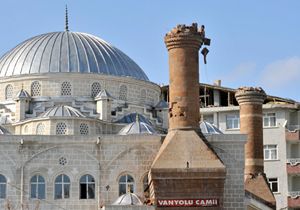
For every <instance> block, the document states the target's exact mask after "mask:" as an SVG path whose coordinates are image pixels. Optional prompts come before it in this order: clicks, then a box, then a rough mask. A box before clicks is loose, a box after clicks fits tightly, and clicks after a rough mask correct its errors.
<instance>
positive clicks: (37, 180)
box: [30, 175, 46, 199]
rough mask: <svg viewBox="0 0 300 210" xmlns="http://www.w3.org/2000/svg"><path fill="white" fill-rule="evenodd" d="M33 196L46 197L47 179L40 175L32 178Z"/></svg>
mask: <svg viewBox="0 0 300 210" xmlns="http://www.w3.org/2000/svg"><path fill="white" fill-rule="evenodd" d="M30 185H31V193H30V197H31V198H37V199H45V189H46V188H45V179H44V177H42V176H40V175H35V176H33V177H32V178H31V180H30Z"/></svg>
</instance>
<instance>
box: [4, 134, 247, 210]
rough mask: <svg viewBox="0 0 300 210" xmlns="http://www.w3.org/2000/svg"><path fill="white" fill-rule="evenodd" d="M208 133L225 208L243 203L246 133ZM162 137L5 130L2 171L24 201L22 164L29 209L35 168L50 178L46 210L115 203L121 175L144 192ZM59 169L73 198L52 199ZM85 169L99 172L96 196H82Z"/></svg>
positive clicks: (10, 192)
mask: <svg viewBox="0 0 300 210" xmlns="http://www.w3.org/2000/svg"><path fill="white" fill-rule="evenodd" d="M207 138H208V141H210V142H211V144H212V146H213V148H214V150H215V151H216V152H217V153H218V155H219V156H220V158H221V159H222V161H223V162H224V164H225V165H226V168H227V176H226V183H225V193H224V209H228V210H237V209H239V210H240V209H244V208H243V201H244V200H243V196H244V190H243V186H244V185H243V178H242V177H243V173H242V171H243V152H244V150H243V148H244V139H245V138H244V136H243V135H214V136H208V137H207ZM21 139H23V140H21ZM162 139H163V136H157V135H127V136H118V135H98V136H93V135H89V136H46V135H45V136H34V135H32V136H31V135H19V136H18V135H9V136H4V135H2V136H1V138H0V174H3V175H4V176H5V177H6V178H7V180H8V186H7V198H8V200H10V203H11V204H12V205H14V206H17V205H18V206H20V194H21V193H20V192H21V174H22V173H21V171H22V166H23V169H24V178H23V180H24V188H23V195H24V196H23V200H24V202H23V203H24V204H26V205H27V204H28V205H29V206H30V209H34V206H35V205H36V202H37V200H35V199H30V196H29V192H30V190H31V187H30V179H31V177H32V176H33V175H35V174H39V175H42V176H43V177H44V178H45V182H46V189H47V190H46V199H45V200H40V204H39V205H40V207H41V209H43V210H53V209H58V207H59V206H60V207H63V208H65V209H72V210H81V209H85V210H89V209H93V210H95V209H97V208H98V207H99V208H100V206H103V205H107V204H111V203H112V202H113V201H114V200H115V199H117V198H118V196H119V185H118V180H119V178H120V176H122V175H124V174H129V175H131V176H132V177H133V178H134V181H135V184H134V191H135V193H136V194H137V195H138V196H140V197H141V198H143V178H144V177H145V176H147V174H148V171H149V169H150V166H151V164H152V162H153V159H154V157H155V156H156V154H157V152H158V150H159V148H160V146H161V143H162ZM22 142H23V144H22ZM61 158H63V159H64V158H65V160H66V163H65V164H64V165H62V164H61V161H60V159H61ZM59 174H66V175H68V176H69V178H70V181H71V194H70V198H69V199H61V200H55V199H54V180H55V178H56V177H57V175H59ZM84 174H90V175H92V176H93V177H94V178H95V181H96V195H98V196H96V198H95V199H89V200H84V199H79V179H80V177H81V176H82V175H84ZM107 186H109V187H108V188H107ZM6 202H7V200H5V199H0V209H4V205H5V203H6ZM109 208H118V207H108V209H109ZM136 208H137V207H136ZM141 208H152V207H145V206H144V207H141Z"/></svg>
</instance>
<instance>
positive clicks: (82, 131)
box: [79, 123, 89, 135]
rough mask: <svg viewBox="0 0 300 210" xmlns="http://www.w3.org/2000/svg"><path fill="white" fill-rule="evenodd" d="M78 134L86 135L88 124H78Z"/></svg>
mask: <svg viewBox="0 0 300 210" xmlns="http://www.w3.org/2000/svg"><path fill="white" fill-rule="evenodd" d="M79 130H80V135H88V134H89V126H88V125H87V124H85V123H81V124H80V126H79Z"/></svg>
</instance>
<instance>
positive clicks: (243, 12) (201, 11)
mask: <svg viewBox="0 0 300 210" xmlns="http://www.w3.org/2000/svg"><path fill="white" fill-rule="evenodd" d="M66 4H67V5H68V9H69V29H70V31H78V32H85V33H89V34H93V35H95V36H98V37H100V38H102V39H104V40H106V41H107V42H109V43H111V44H112V45H114V46H116V47H117V48H119V49H120V50H122V51H123V52H124V53H126V54H127V55H128V56H129V57H131V58H132V59H133V60H134V61H135V62H136V63H137V64H138V65H139V66H140V67H141V68H142V69H143V70H144V72H145V73H146V74H147V75H148V77H149V79H150V80H151V81H152V82H155V83H157V84H164V85H166V84H168V81H169V75H168V54H167V50H166V47H165V44H164V42H163V37H164V36H165V34H166V33H167V32H168V31H170V30H171V29H172V28H173V27H175V26H176V25H177V24H187V25H190V24H192V23H194V22H196V23H198V25H205V29H206V36H207V37H209V38H210V39H211V46H209V47H208V49H209V51H210V52H209V54H208V55H207V64H206V65H205V64H204V62H203V57H202V56H200V57H199V64H200V82H202V83H208V84H213V82H214V81H215V80H221V81H222V86H225V87H230V88H238V87H240V86H260V87H262V88H263V89H264V90H265V91H266V93H267V94H268V95H273V96H278V97H283V98H290V99H293V100H296V101H298V102H300V12H299V11H300V1H298V0H285V1H284V0H276V1H275V0H264V1H261V0H252V1H241V0H226V1H224V0H219V1H217V0H206V1H202V0H88V1H82V0H43V1H41V0H26V1H20V0H9V1H5V0H0V22H1V36H0V37H1V39H0V55H1V56H2V55H3V54H4V53H5V52H7V51H9V50H10V49H12V48H13V47H15V46H16V45H17V44H19V43H20V42H22V41H24V40H26V39H29V38H31V37H33V36H36V35H39V34H43V33H47V32H53V31H63V30H64V26H65V5H66Z"/></svg>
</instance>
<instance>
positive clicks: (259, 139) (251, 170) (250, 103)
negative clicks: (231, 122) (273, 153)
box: [235, 87, 276, 208]
mask: <svg viewBox="0 0 300 210" xmlns="http://www.w3.org/2000/svg"><path fill="white" fill-rule="evenodd" d="M235 97H236V100H237V101H238V103H239V105H240V131H241V133H242V134H247V142H246V145H245V190H246V193H249V194H250V195H254V196H256V197H259V198H260V199H262V200H263V201H265V202H266V204H267V205H269V206H270V207H272V208H275V207H276V202H275V198H274V196H273V193H272V192H271V190H270V188H269V185H268V183H267V180H266V176H265V174H264V156H263V118H262V115H263V113H262V105H263V102H264V100H265V99H266V93H265V92H264V90H263V89H262V88H254V87H241V88H239V89H238V91H237V92H236V94H235Z"/></svg>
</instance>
